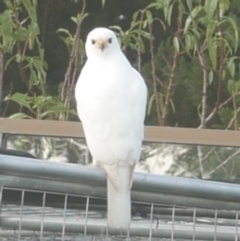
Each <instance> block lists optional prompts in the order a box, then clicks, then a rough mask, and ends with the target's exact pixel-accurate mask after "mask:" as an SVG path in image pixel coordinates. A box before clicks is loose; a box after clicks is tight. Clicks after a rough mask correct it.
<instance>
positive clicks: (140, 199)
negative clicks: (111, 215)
mask: <svg viewBox="0 0 240 241" xmlns="http://www.w3.org/2000/svg"><path fill="white" fill-rule="evenodd" d="M0 133H3V134H4V136H3V144H4V142H5V140H6V139H7V136H8V135H9V134H11V135H21V134H23V135H39V136H54V137H55V136H57V137H82V138H83V137H84V135H83V131H82V128H81V125H80V123H75V122H56V121H37V120H34V121H32V120H9V119H0ZM145 136H146V138H145V141H148V142H164V143H178V144H199V145H219V146H235V147H239V146H240V144H239V142H240V134H239V132H233V131H220V130H196V129H186V128H170V127H146V131H145ZM131 194H132V221H131V227H130V229H129V230H116V229H112V228H109V227H108V226H107V218H106V215H107V214H106V209H107V208H106V175H105V173H104V171H103V170H101V169H99V168H96V167H89V166H82V165H75V164H63V163H57V164H56V163H51V162H47V161H43V160H34V159H29V158H20V157H13V156H5V155H0V240H75V241H77V240H151V241H154V240H165V241H166V240H171V241H173V240H223V241H228V240H232V241H238V240H240V185H237V184H232V183H223V182H213V181H203V180H197V179H190V178H181V177H170V176H159V175H149V174H141V173H135V175H134V183H133V188H132V192H131Z"/></svg>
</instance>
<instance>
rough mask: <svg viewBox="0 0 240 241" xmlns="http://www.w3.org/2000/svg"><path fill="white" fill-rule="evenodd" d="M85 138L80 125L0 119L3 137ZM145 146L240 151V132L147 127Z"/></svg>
mask: <svg viewBox="0 0 240 241" xmlns="http://www.w3.org/2000/svg"><path fill="white" fill-rule="evenodd" d="M1 133H2V134H18V135H35V136H54V137H76V138H84V133H83V128H82V125H81V123H80V122H69V121H66V122H65V121H48V120H44V121H43V120H20V119H7V118H0V134H1ZM144 141H146V142H162V143H173V144H196V145H211V146H232V147H240V132H239V131H228V130H210V129H193V128H178V127H158V126H146V127H145V139H144Z"/></svg>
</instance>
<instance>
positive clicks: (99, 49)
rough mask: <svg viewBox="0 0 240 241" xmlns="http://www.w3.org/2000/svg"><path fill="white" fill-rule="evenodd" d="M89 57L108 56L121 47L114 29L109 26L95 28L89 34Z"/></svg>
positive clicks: (87, 42) (87, 46) (87, 45)
mask: <svg viewBox="0 0 240 241" xmlns="http://www.w3.org/2000/svg"><path fill="white" fill-rule="evenodd" d="M85 48H86V53H87V57H88V58H89V57H91V56H92V55H94V56H106V55H108V54H111V53H114V52H115V51H116V49H117V50H118V49H120V45H119V42H118V39H117V37H116V35H115V33H114V32H113V31H111V30H110V29H107V28H95V29H93V30H92V31H91V32H90V33H89V34H88V36H87V41H86V44H85Z"/></svg>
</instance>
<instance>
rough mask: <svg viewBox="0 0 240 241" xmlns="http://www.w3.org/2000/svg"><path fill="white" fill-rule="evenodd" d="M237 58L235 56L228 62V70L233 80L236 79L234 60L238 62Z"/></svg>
mask: <svg viewBox="0 0 240 241" xmlns="http://www.w3.org/2000/svg"><path fill="white" fill-rule="evenodd" d="M236 59H237V57H235V56H233V57H231V58H229V59H228V61H227V68H228V70H229V73H230V75H231V77H232V78H234V77H235V63H234V60H236Z"/></svg>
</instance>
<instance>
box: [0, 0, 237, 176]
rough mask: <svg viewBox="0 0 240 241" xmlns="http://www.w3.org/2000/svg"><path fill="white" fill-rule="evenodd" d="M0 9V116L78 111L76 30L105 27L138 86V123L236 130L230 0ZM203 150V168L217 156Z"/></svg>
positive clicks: (7, 1)
mask: <svg viewBox="0 0 240 241" xmlns="http://www.w3.org/2000/svg"><path fill="white" fill-rule="evenodd" d="M0 9H1V11H0V12H1V13H0V100H2V102H1V104H0V113H1V116H2V117H11V118H37V119H54V120H78V118H77V116H76V111H75V101H74V96H73V90H74V85H75V82H76V80H77V77H78V75H79V73H80V71H81V68H82V66H83V64H84V62H85V54H84V42H85V38H86V35H87V33H88V32H89V31H90V30H91V29H93V28H94V27H98V26H106V27H110V28H112V29H113V30H115V31H116V33H117V34H118V35H119V38H121V40H122V48H123V51H124V52H125V54H126V55H127V57H128V59H129V60H130V61H131V63H132V64H133V65H134V66H135V68H137V69H138V70H139V71H140V72H141V73H142V75H143V76H144V78H145V81H146V83H147V85H148V89H149V101H148V110H147V118H146V124H148V125H162V126H179V127H194V128H217V129H231V130H239V125H240V61H239V51H240V48H239V47H240V44H239V43H240V42H239V32H240V28H239V26H240V5H239V1H238V0H231V1H230V0H151V1H149V0H132V1H131V2H130V1H128V0H121V1H119V0H111V1H110V0H98V1H93V0H89V1H86V0H75V1H70V0H64V1H63V0H41V1H37V0H3V1H1V3H0ZM191 151H193V149H191ZM210 151H211V150H210ZM227 151H229V150H225V151H224V153H225V154H224V155H226V153H227ZM231 151H232V150H231ZM202 152H204V151H203V150H202V149H201V147H199V148H197V149H196V152H195V154H198V155H196V156H198V157H199V158H200V159H202V160H204V155H207V153H208V152H209V150H208V151H207V150H206V151H205V152H204V153H202ZM211 153H213V151H212V152H211ZM237 154H238V153H237ZM237 154H236V155H235V156H233V158H231V159H230V161H229V162H227V164H229V163H230V164H229V165H231V166H230V167H229V168H228V169H230V168H231V170H232V169H233V172H234V170H235V167H236V166H235V165H236V164H237V162H236V159H234V158H236V157H239V154H238V155H237ZM184 155H185V154H184ZM229 155H230V154H228V155H227V156H228V157H229ZM184 158H185V159H184V160H186V157H185V156H184ZM210 159H211V158H210ZM213 159H214V160H213V161H211V162H210V163H211V164H210V165H209V162H208V164H207V167H208V166H209V168H210V167H211V168H212V163H213V162H217V163H222V162H223V161H221V160H220V161H219V159H218V158H217V156H216V155H214V158H213ZM225 159H226V158H225ZM225 159H224V160H225ZM179 160H180V158H179ZM234 160H235V161H234ZM233 162H234V165H233ZM186 163H187V162H186ZM197 163H198V162H197ZM199 163H202V162H201V161H200V162H199ZM217 163H216V165H217ZM201 165H202V164H201ZM201 165H200V164H199V166H198V164H197V166H198V168H199V173H200V174H201V168H202V167H201ZM238 165H239V164H238ZM195 166H196V165H194V167H195ZM233 167H234V168H233ZM188 168H190V169H193V167H192V166H191V167H188ZM199 173H198V174H197V175H198V176H199V175H200V174H199ZM231 175H232V174H231ZM234 175H235V174H234ZM200 176H201V175H200Z"/></svg>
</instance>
